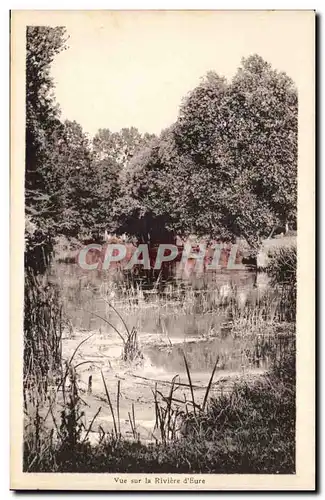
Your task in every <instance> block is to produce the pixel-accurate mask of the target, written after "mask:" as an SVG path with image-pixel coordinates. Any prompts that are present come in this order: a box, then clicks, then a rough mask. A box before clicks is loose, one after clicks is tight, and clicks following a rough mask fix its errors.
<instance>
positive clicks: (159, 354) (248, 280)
mask: <svg viewBox="0 0 325 500" xmlns="http://www.w3.org/2000/svg"><path fill="white" fill-rule="evenodd" d="M50 279H51V280H52V281H54V282H56V283H57V284H58V286H59V287H60V289H61V295H62V298H63V302H64V310H65V313H66V315H67V317H68V320H69V324H70V327H71V331H72V332H78V331H80V330H92V331H93V330H97V329H98V330H100V331H101V332H107V333H108V334H109V332H110V330H111V329H110V326H109V325H108V324H107V323H105V321H104V320H103V319H101V318H98V317H96V316H94V313H95V314H98V315H99V316H102V318H105V319H106V320H108V321H109V322H110V323H112V324H113V325H114V326H115V327H116V328H117V329H118V330H119V331H121V333H125V329H124V326H123V324H122V322H121V320H120V319H119V317H118V315H117V314H116V312H115V311H114V310H113V309H112V308H111V307H110V306H109V305H108V304H107V302H106V301H109V302H110V303H111V304H112V305H113V306H114V308H116V309H117V310H118V312H119V313H120V314H121V315H122V317H123V319H124V320H125V322H126V323H127V325H128V327H129V328H132V327H135V328H136V329H137V331H138V332H139V337H140V341H141V333H143V334H144V333H150V334H157V335H159V336H160V337H162V336H163V338H165V339H166V345H163V346H161V345H160V346H159V347H158V346H154V345H152V346H149V347H146V348H145V354H146V356H147V357H148V358H149V359H150V361H151V363H152V364H154V365H155V366H157V367H163V368H164V369H166V370H167V371H170V372H175V370H178V369H179V368H180V367H183V365H184V361H183V353H184V354H185V355H186V358H187V360H188V363H189V366H190V369H191V370H192V371H199V372H200V371H206V370H210V369H211V368H212V367H213V366H214V363H215V361H216V359H217V358H219V364H218V367H219V369H224V370H231V371H239V370H241V369H245V368H249V367H254V368H255V367H257V368H263V367H267V366H269V364H270V362H271V361H272V359H274V358H275V357H276V356H277V355H279V352H281V346H280V351H279V345H278V344H279V336H278V335H277V332H276V331H274V328H273V327H272V329H271V330H270V331H269V330H268V327H267V328H266V327H265V325H268V321H269V319H270V318H268V317H267V314H270V311H266V316H265V325H264V323H263V324H262V328H260V329H257V328H256V325H255V323H254V324H253V327H254V328H253V330H252V325H251V322H252V321H253V320H254V321H255V318H253V319H252V317H251V316H252V314H253V313H252V312H251V311H253V312H254V314H255V313H256V311H257V313H258V314H259V313H260V303H261V301H262V300H263V297H264V295H265V294H269V293H270V288H269V284H268V279H267V277H266V276H265V275H264V274H257V275H256V274H255V273H253V272H246V271H219V272H207V273H206V274H204V275H201V276H197V275H190V276H188V275H186V276H184V275H181V274H180V273H175V274H174V276H169V277H168V278H167V279H165V278H164V279H162V278H161V276H160V277H159V278H158V281H156V282H155V283H152V282H151V281H150V280H148V279H147V278H146V277H143V276H142V277H140V276H138V277H134V276H130V275H125V274H124V275H123V274H120V273H114V274H113V275H112V273H109V272H107V271H106V272H105V271H104V272H103V271H84V270H82V269H80V268H79V267H78V266H77V265H76V264H63V263H60V264H58V263H55V264H54V265H53V267H52V271H51V276H50ZM271 298H272V297H271ZM275 298H276V297H275ZM272 300H273V299H272ZM272 300H271V301H270V304H272ZM255 306H256V307H255ZM250 308H251V309H250ZM251 320H252V321H251ZM257 320H259V318H257V319H256V321H257ZM235 321H237V322H238V321H241V322H242V324H243V327H242V328H239V331H236V334H234V331H233V330H232V322H235ZM263 321H264V320H263ZM240 324H241V323H240ZM247 324H248V325H250V328H247ZM245 325H246V326H245ZM194 338H195V342H194V341H192V340H191V339H194Z"/></svg>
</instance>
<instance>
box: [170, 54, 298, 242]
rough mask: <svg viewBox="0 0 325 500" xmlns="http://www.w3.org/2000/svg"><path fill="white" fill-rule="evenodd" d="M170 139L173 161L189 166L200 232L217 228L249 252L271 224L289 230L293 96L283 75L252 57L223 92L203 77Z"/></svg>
mask: <svg viewBox="0 0 325 500" xmlns="http://www.w3.org/2000/svg"><path fill="white" fill-rule="evenodd" d="M174 133H175V141H176V144H177V147H178V149H179V153H180V155H184V154H185V155H189V156H190V157H191V158H192V159H193V161H194V163H195V168H194V171H193V176H195V177H196V185H197V195H196V201H197V207H198V210H197V213H198V216H199V215H200V214H202V211H204V212H205V215H206V217H205V218H204V219H202V225H201V232H203V233H208V234H213V233H214V232H215V228H216V224H217V225H221V226H223V227H224V229H225V232H226V233H227V232H229V233H231V234H232V235H234V236H238V237H244V238H245V239H246V240H247V241H248V242H249V243H250V245H251V246H252V247H256V246H258V244H259V242H260V240H261V239H262V238H265V237H267V236H269V235H270V234H271V232H272V229H273V228H274V227H275V226H276V225H277V224H284V223H285V222H289V223H291V224H295V221H296V202H297V92H296V89H295V88H294V85H293V82H292V81H291V79H290V78H289V77H288V76H287V75H285V74H284V73H279V72H277V71H275V70H273V69H272V68H271V66H270V65H269V64H268V63H266V62H265V61H263V59H262V58H261V57H259V56H256V55H255V56H251V57H249V58H247V59H244V60H243V62H242V67H241V68H239V70H238V72H237V74H236V76H235V77H234V79H233V81H232V82H231V83H230V84H226V82H225V80H224V79H222V78H219V77H218V76H217V75H216V74H214V73H210V74H208V76H207V77H206V79H205V80H204V81H203V82H202V83H201V84H200V85H199V86H198V87H197V88H196V89H194V91H193V92H192V93H191V94H190V95H189V96H188V97H187V99H186V100H185V101H184V103H183V105H182V107H181V111H180V116H179V118H178V121H177V123H176V125H175V129H174ZM184 210H186V204H185V205H184ZM215 219H217V220H215ZM218 230H220V227H219V228H218Z"/></svg>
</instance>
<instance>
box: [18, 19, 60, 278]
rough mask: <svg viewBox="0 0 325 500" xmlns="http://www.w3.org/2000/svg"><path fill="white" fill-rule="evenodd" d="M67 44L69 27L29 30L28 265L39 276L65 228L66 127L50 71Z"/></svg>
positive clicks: (27, 41) (27, 35)
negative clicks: (61, 142) (59, 152)
mask: <svg viewBox="0 0 325 500" xmlns="http://www.w3.org/2000/svg"><path fill="white" fill-rule="evenodd" d="M66 39H67V37H66V32H65V29H64V28H60V27H58V28H50V27H45V26H44V27H40V26H28V27H27V29H26V137H25V143H26V147H25V211H26V216H27V217H28V218H29V220H30V221H31V222H32V224H36V227H35V230H34V231H33V232H32V233H30V232H28V231H27V233H26V236H27V239H28V245H27V248H28V251H26V254H25V259H26V265H27V266H31V267H32V268H33V269H34V270H39V271H42V270H44V266H45V265H46V262H45V261H47V258H48V257H49V255H50V253H51V250H52V244H53V236H54V235H55V233H56V231H57V226H58V224H59V223H60V211H59V210H58V197H57V192H58V190H59V186H60V185H61V179H60V176H59V175H57V172H56V170H55V163H54V162H53V156H52V152H53V148H54V145H55V144H56V141H57V139H58V137H60V135H61V133H62V124H61V122H60V119H59V109H58V106H57V105H56V103H55V99H54V95H53V89H54V83H53V79H52V78H51V76H50V66H51V63H52V61H53V59H54V57H55V56H56V55H57V54H59V53H60V52H61V51H62V50H64V48H65V42H66ZM42 256H45V259H42V258H41V257H42Z"/></svg>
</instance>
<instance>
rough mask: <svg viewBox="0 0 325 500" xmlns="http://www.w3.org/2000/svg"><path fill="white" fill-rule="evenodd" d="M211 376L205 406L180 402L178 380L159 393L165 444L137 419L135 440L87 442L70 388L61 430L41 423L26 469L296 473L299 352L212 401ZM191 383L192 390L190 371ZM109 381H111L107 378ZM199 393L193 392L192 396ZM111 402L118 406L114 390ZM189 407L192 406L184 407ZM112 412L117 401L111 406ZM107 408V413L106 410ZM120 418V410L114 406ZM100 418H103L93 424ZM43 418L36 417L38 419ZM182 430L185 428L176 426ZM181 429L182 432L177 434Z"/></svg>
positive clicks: (30, 440)
mask: <svg viewBox="0 0 325 500" xmlns="http://www.w3.org/2000/svg"><path fill="white" fill-rule="evenodd" d="M212 379H213V373H212V374H211V379H210V383H209V385H208V388H207V393H206V397H205V398H204V403H203V404H202V405H201V406H198V405H196V403H195V401H194V394H193V393H192V409H191V410H190V409H188V405H186V404H185V406H186V409H187V410H186V411H181V410H180V409H179V406H178V404H177V401H176V402H175V398H174V393H175V384H176V381H175V380H173V381H172V383H171V388H170V390H169V394H168V395H167V396H163V398H162V401H163V402H161V401H158V395H157V393H156V395H155V404H156V408H157V410H156V412H157V425H159V426H160V429H161V436H162V438H161V440H156V442H154V443H150V444H144V443H141V441H140V439H139V436H138V435H137V433H136V419H135V415H134V407H133V410H132V413H133V416H132V417H131V415H130V423H131V427H132V429H133V431H134V432H133V437H134V440H133V441H130V440H126V439H124V438H123V436H121V435H120V434H119V432H118V423H117V421H116V420H114V422H115V424H114V432H113V433H110V434H109V433H106V434H105V433H104V432H102V434H101V435H100V437H99V442H98V444H97V445H91V444H90V442H89V441H88V439H87V436H88V434H89V429H88V430H87V432H86V436H85V437H84V438H82V437H81V431H82V428H83V424H82V416H83V414H82V411H81V409H80V406H79V404H80V400H79V401H78V398H77V396H76V393H75V384H74V383H72V384H71V386H70V398H69V400H68V403H67V406H66V409H65V410H64V412H62V414H61V423H60V426H59V427H58V429H59V431H58V434H57V436H56V438H55V439H54V433H53V430H52V431H51V432H48V433H46V432H45V431H44V430H43V431H40V429H41V424H40V418H39V417H38V420H37V422H38V423H37V429H38V432H36V431H35V427H36V424H35V426H34V428H33V429H31V428H30V429H29V432H28V433H27V434H26V438H25V444H24V470H25V471H33V472H49V471H50V472H79V473H80V472H106V473H107V472H137V473H140V472H146V473H150V472H159V473H163V472H169V473H171V472H178V473H181V472H182V473H227V474H231V473H234V474H236V473H241V474H245V473H247V474H249V473H267V474H275V473H280V474H288V473H289V474H292V473H294V472H295V355H294V352H291V353H287V356H286V357H285V359H282V360H281V362H278V363H277V364H276V365H274V367H273V368H272V370H270V371H269V373H268V374H267V375H266V376H263V377H260V379H258V380H257V381H255V382H254V383H253V382H252V383H251V384H247V383H246V384H243V383H242V384H238V385H237V386H236V387H235V388H234V390H233V391H232V392H231V393H230V394H229V395H226V396H222V397H219V398H218V399H211V398H209V391H210V387H211V383H212ZM188 380H189V385H190V386H192V383H191V376H190V373H189V371H188ZM103 383H105V382H104V379H103ZM191 392H192V391H191ZM106 393H107V399H108V402H109V401H110V397H109V394H108V390H107V388H106ZM184 403H186V402H184ZM108 404H110V406H111V408H112V402H110V403H108ZM99 411H100V410H99ZM112 413H113V409H112ZM96 416H97V415H95V417H94V419H93V421H92V422H91V426H92V425H93V423H94V420H95V418H96ZM35 421H36V420H35ZM177 425H178V426H179V428H178V429H177V427H176V426H177ZM176 429H177V432H176Z"/></svg>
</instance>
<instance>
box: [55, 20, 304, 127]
mask: <svg viewBox="0 0 325 500" xmlns="http://www.w3.org/2000/svg"><path fill="white" fill-rule="evenodd" d="M61 16H63V14H62V11H61ZM59 20H60V24H61V25H62V24H64V25H65V26H66V28H67V32H68V34H69V36H70V38H69V40H68V42H67V45H68V47H69V48H68V50H66V51H64V52H63V53H61V54H60V55H58V56H57V57H56V59H55V61H54V63H53V67H52V75H53V77H54V80H55V82H56V97H57V102H58V103H59V105H60V107H61V110H62V118H63V119H66V118H67V119H69V120H76V121H77V122H78V123H79V124H80V125H81V126H82V127H83V129H84V131H85V132H87V133H89V135H90V136H93V135H94V134H95V133H96V132H97V130H98V129H99V128H109V129H110V130H111V131H117V130H120V129H121V128H122V127H130V126H135V127H137V128H138V129H139V130H140V132H151V133H159V132H160V131H161V130H162V129H163V128H166V127H168V126H169V125H171V124H172V123H173V122H174V121H175V120H176V118H177V114H178V109H179V105H180V104H181V100H182V98H184V96H186V94H187V93H188V92H189V91H190V90H192V89H193V88H194V87H195V86H196V85H198V83H199V82H200V78H201V77H203V76H204V75H205V74H206V73H207V72H208V71H211V70H214V71H216V72H217V73H218V74H219V75H221V76H225V77H227V78H228V79H229V78H231V77H232V76H233V75H234V74H235V72H236V70H237V68H238V66H239V65H240V62H241V59H242V57H247V56H249V55H251V54H255V53H257V54H259V55H260V56H262V57H263V58H264V59H266V60H267V61H268V62H270V63H271V64H272V66H273V67H274V68H276V69H278V70H281V71H285V72H286V73H287V74H288V75H289V76H290V77H291V78H292V79H293V80H294V81H295V83H296V84H297V86H298V92H299V78H300V77H301V73H302V72H301V68H303V67H306V65H310V64H311V65H312V64H313V61H310V47H308V46H307V45H306V43H305V41H306V39H305V37H304V36H302V30H303V27H304V21H305V18H304V13H303V12H297V11H296V12H292V11H291V12H290V11H277V12H274V11H273V12H271V11H262V12H261V11H260V12H258V11H255V12H254V11H253V12H252V11H244V12H243V11H237V12H236V11H235V12H230V11H224V12H221V11H169V12H166V11H158V12H157V11H156V12H152V11H146V12H139V11H133V12H132V11H124V12H121V11H120V12H108V11H102V12H94V11H83V12H82V11H79V12H73V11H70V12H69V11H67V12H66V13H65V14H64V17H61V18H60V19H59ZM57 23H58V21H55V20H54V24H57Z"/></svg>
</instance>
